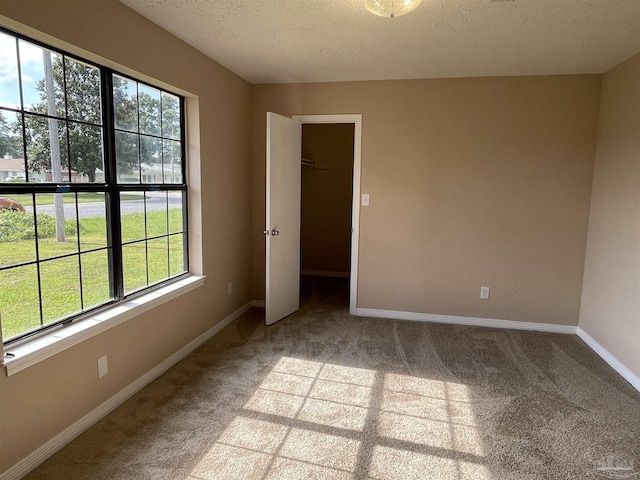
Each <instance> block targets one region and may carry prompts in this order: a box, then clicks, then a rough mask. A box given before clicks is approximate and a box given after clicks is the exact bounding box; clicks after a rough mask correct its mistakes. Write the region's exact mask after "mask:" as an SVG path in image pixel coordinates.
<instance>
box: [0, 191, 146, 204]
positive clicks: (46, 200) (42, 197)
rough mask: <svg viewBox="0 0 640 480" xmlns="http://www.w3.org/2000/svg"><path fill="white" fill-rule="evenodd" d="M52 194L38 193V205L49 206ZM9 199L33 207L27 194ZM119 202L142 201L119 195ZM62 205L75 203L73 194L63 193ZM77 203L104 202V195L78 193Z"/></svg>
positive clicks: (127, 194)
mask: <svg viewBox="0 0 640 480" xmlns="http://www.w3.org/2000/svg"><path fill="white" fill-rule="evenodd" d="M53 195H54V194H53V193H39V194H38V205H51V204H52V203H53ZM10 198H11V199H12V200H15V201H16V202H20V203H21V204H22V205H24V206H25V207H31V206H33V196H32V195H31V194H29V193H25V194H20V195H11V196H10ZM120 200H142V195H137V194H135V193H134V194H131V193H121V194H120ZM62 201H63V203H74V202H75V201H76V198H75V195H74V194H73V193H65V194H63V195H62ZM78 202H104V193H89V192H80V193H78Z"/></svg>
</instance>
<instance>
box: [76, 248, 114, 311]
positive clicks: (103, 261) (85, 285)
mask: <svg viewBox="0 0 640 480" xmlns="http://www.w3.org/2000/svg"><path fill="white" fill-rule="evenodd" d="M80 260H81V262H82V300H83V302H84V309H85V310H87V309H89V308H92V307H95V306H98V305H101V304H103V303H106V302H108V301H109V300H111V294H110V293H109V254H108V251H107V250H99V251H97V252H91V253H83V254H82V255H80Z"/></svg>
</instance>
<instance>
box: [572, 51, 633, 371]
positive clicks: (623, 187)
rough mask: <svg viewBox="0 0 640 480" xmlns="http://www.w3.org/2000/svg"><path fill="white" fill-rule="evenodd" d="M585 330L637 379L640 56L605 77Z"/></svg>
mask: <svg viewBox="0 0 640 480" xmlns="http://www.w3.org/2000/svg"><path fill="white" fill-rule="evenodd" d="M580 327H581V328H582V329H583V330H585V331H586V332H587V333H588V334H589V335H591V337H593V339H594V340H596V341H597V342H598V343H599V344H600V345H602V346H603V347H604V348H605V349H607V351H609V353H611V354H612V355H613V356H614V357H616V358H617V359H618V360H619V361H620V362H622V363H623V364H624V365H625V366H626V367H627V368H629V369H630V370H631V371H632V372H633V373H634V374H635V375H638V376H640V54H637V55H636V56H634V57H632V58H631V59H629V60H628V61H626V62H624V63H622V64H621V65H619V66H617V67H616V68H614V69H612V70H611V71H609V72H607V73H606V74H605V75H604V76H603V81H602V98H601V103H600V122H599V124H598V143H597V148H596V157H595V168H594V177H593V193H592V197H591V212H590V217H589V236H588V241H587V256H586V262H585V272H584V288H583V291H582V306H581V309H580Z"/></svg>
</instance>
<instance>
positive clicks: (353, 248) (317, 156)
mask: <svg viewBox="0 0 640 480" xmlns="http://www.w3.org/2000/svg"><path fill="white" fill-rule="evenodd" d="M292 118H293V119H297V120H299V121H300V123H301V124H302V142H301V143H302V145H301V153H302V172H301V176H302V179H301V214H300V217H301V229H300V270H301V274H302V275H303V276H312V277H320V278H324V279H325V282H327V281H331V279H332V278H333V279H339V280H337V281H338V282H340V281H341V282H348V285H349V311H350V313H351V314H353V313H354V312H355V309H356V303H357V285H358V279H357V272H358V238H359V237H358V232H359V220H360V202H359V199H360V161H361V132H362V115H299V116H293V117H292Z"/></svg>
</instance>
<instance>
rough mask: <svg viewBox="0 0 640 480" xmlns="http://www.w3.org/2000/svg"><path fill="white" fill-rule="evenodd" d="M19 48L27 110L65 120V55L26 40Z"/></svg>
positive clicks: (23, 92) (21, 41)
mask: <svg viewBox="0 0 640 480" xmlns="http://www.w3.org/2000/svg"><path fill="white" fill-rule="evenodd" d="M19 45H20V46H19V48H20V69H21V75H22V95H23V102H24V109H25V110H27V111H30V112H37V113H44V114H47V115H51V116H56V117H62V118H64V117H65V100H64V82H63V68H62V55H60V54H59V53H55V52H52V51H50V50H45V49H43V48H40V47H38V46H36V45H33V44H31V43H28V42H25V41H24V40H20V42H19ZM47 72H48V73H49V74H48V75H47Z"/></svg>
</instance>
